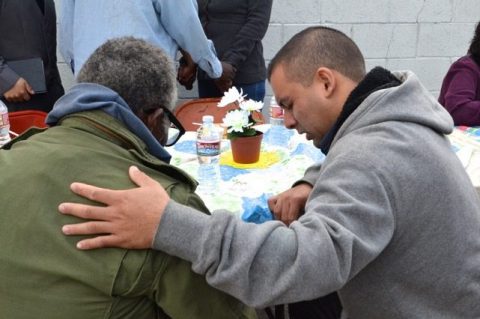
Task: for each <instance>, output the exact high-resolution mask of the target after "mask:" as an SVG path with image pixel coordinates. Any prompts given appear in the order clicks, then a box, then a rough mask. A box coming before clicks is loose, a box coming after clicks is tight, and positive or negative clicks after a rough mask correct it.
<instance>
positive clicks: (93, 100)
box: [45, 83, 171, 163]
mask: <svg viewBox="0 0 480 319" xmlns="http://www.w3.org/2000/svg"><path fill="white" fill-rule="evenodd" d="M91 110H102V111H104V112H105V113H107V114H109V115H110V116H112V117H114V118H115V119H117V120H118V121H120V122H121V123H123V124H124V125H125V126H126V127H127V128H128V129H129V130H130V131H131V132H132V133H134V134H135V135H136V136H137V137H138V138H140V139H141V140H142V141H143V142H144V143H145V144H146V145H147V149H148V151H149V153H150V154H152V155H154V156H155V157H157V158H159V159H160V160H162V161H164V162H166V163H169V162H170V159H171V156H170V154H169V153H168V152H167V151H166V150H165V149H164V148H163V146H162V145H161V144H160V143H159V142H158V141H157V139H156V138H155V137H154V136H153V135H152V133H151V132H150V130H149V129H148V128H147V127H146V126H145V124H144V123H143V122H142V121H141V120H140V118H138V116H136V115H135V114H134V113H133V111H132V110H131V109H130V107H129V106H128V104H127V102H125V100H124V99H122V97H121V96H120V95H119V94H118V93H117V92H115V91H113V90H111V89H109V88H107V87H105V86H102V85H100V84H94V83H80V84H77V85H75V86H73V87H72V89H71V90H70V91H69V92H68V93H66V94H65V95H64V96H62V97H61V98H60V99H59V100H58V101H57V103H55V106H54V107H53V109H52V111H51V112H50V113H48V116H47V119H46V121H45V122H46V123H47V124H48V125H50V126H55V125H57V124H58V123H59V122H60V120H61V119H62V118H63V117H65V116H67V115H70V114H73V113H78V112H83V111H91Z"/></svg>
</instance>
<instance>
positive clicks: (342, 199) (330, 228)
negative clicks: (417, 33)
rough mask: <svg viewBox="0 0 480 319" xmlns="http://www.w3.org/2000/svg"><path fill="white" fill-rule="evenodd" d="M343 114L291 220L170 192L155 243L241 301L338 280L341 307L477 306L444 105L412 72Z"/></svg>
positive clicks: (364, 312)
mask: <svg viewBox="0 0 480 319" xmlns="http://www.w3.org/2000/svg"><path fill="white" fill-rule="evenodd" d="M394 75H395V76H396V77H397V78H398V79H399V80H400V81H401V82H402V84H401V85H399V86H396V87H393V88H388V89H383V90H378V91H375V92H374V93H372V94H370V96H368V97H367V98H366V99H365V100H364V101H363V102H362V103H361V104H360V105H359V106H358V107H357V109H356V110H355V111H354V112H353V113H352V114H351V115H350V116H349V117H348V118H347V119H346V121H345V122H344V123H343V125H342V126H341V127H340V129H339V130H338V132H337V134H336V135H335V138H334V139H333V142H332V144H331V147H330V150H329V153H328V155H327V157H326V159H325V161H324V163H323V164H322V166H321V168H320V169H319V170H318V171H315V170H309V171H308V174H307V175H306V177H305V178H306V179H307V180H309V181H310V182H311V183H312V185H314V187H313V190H312V192H311V194H310V197H309V199H308V201H307V205H306V208H305V214H304V215H303V216H302V217H300V218H299V220H298V221H296V222H293V223H292V224H291V225H290V226H289V227H286V226H285V225H284V224H282V223H281V222H278V221H273V222H267V223H264V224H262V225H256V224H249V223H244V222H242V221H241V220H240V219H238V217H236V216H234V215H233V214H231V213H229V212H226V211H223V212H222V211H218V212H216V213H214V214H213V215H212V216H207V215H203V214H198V213H196V212H195V211H194V210H193V209H191V208H188V207H185V206H182V205H180V204H178V203H175V202H173V201H170V202H169V204H168V206H167V209H166V210H165V214H164V215H163V217H162V220H161V222H160V225H159V228H158V231H157V234H156V237H155V240H154V247H155V248H156V249H159V250H163V251H166V252H168V253H170V254H172V255H176V256H179V257H181V258H184V259H187V260H189V261H191V262H192V264H193V270H194V271H196V272H198V273H200V274H205V275H206V278H207V281H208V282H209V283H210V284H211V285H213V286H214V287H216V288H219V289H221V290H224V291H226V292H228V293H229V294H232V295H233V296H235V297H237V298H239V299H240V300H242V301H244V302H245V303H247V304H249V305H252V306H256V307H263V306H266V305H272V304H280V303H290V302H295V301H300V300H309V299H314V298H316V297H320V296H323V295H326V294H328V293H330V292H332V291H338V292H339V296H340V299H341V301H342V304H343V307H344V315H343V316H344V317H346V318H347V317H348V318H365V319H375V318H378V319H385V318H389V319H391V318H409V319H411V318H422V319H423V318H435V319H441V318H480V200H479V197H478V195H477V193H476V191H475V189H474V187H473V186H472V184H471V181H470V179H469V177H468V176H467V174H466V172H465V170H464V169H463V167H462V164H461V163H460V161H459V160H458V158H457V157H456V155H455V154H454V152H453V151H452V150H451V146H450V143H449V141H448V139H447V138H446V137H445V134H449V133H450V132H451V131H452V127H453V122H452V119H451V117H450V116H449V114H448V113H447V112H446V111H445V110H444V109H443V107H442V106H441V105H440V104H438V103H437V101H436V100H435V98H434V97H433V96H432V95H431V94H430V93H428V91H427V90H426V89H425V88H424V87H423V86H422V84H421V83H420V82H419V80H418V78H417V77H416V76H415V75H414V74H413V73H411V72H403V73H394Z"/></svg>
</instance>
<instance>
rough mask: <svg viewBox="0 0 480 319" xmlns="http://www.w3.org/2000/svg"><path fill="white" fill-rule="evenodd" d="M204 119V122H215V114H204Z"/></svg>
mask: <svg viewBox="0 0 480 319" xmlns="http://www.w3.org/2000/svg"><path fill="white" fill-rule="evenodd" d="M202 121H203V123H213V115H204V116H203V117H202Z"/></svg>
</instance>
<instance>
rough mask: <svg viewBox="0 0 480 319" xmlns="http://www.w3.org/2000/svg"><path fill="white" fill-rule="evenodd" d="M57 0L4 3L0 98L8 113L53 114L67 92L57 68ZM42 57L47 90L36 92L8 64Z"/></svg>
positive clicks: (0, 10) (0, 29) (0, 31)
mask: <svg viewBox="0 0 480 319" xmlns="http://www.w3.org/2000/svg"><path fill="white" fill-rule="evenodd" d="M56 23H57V22H56V15H55V4H54V2H53V0H22V1H18V0H0V34H1V36H0V95H1V99H2V101H3V102H4V103H5V104H6V105H7V107H8V110H9V111H10V112H12V111H21V110H29V109H36V110H41V111H44V112H49V111H50V110H51V109H52V107H53V104H55V102H56V101H57V99H58V98H59V97H60V96H62V95H63V93H64V90H63V86H62V82H61V79H60V74H59V73H58V68H57V25H56ZM30 58H41V59H42V61H43V66H44V73H45V84H46V89H47V91H46V92H44V93H35V92H34V90H33V89H32V88H31V85H30V83H28V82H27V81H26V80H25V78H23V77H21V76H20V75H19V74H17V73H16V72H15V71H14V70H12V68H10V67H9V66H8V65H7V61H15V60H24V59H30Z"/></svg>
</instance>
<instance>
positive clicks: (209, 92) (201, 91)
mask: <svg viewBox="0 0 480 319" xmlns="http://www.w3.org/2000/svg"><path fill="white" fill-rule="evenodd" d="M197 82H198V84H197V85H198V96H199V97H200V98H205V97H222V96H223V92H220V91H219V90H218V89H217V86H216V85H215V82H214V81H213V80H197Z"/></svg>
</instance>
